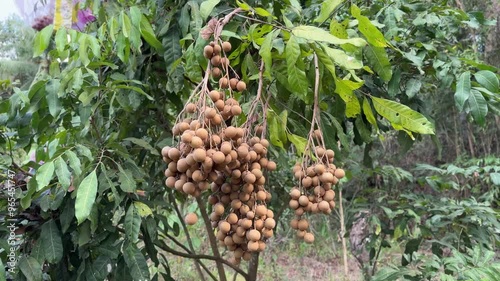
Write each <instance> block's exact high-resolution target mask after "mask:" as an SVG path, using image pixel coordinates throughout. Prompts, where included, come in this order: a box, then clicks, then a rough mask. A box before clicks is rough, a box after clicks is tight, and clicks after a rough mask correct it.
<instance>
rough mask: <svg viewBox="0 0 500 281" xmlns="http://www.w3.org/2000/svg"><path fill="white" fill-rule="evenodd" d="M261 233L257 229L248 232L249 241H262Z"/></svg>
mask: <svg viewBox="0 0 500 281" xmlns="http://www.w3.org/2000/svg"><path fill="white" fill-rule="evenodd" d="M260 237H261V235H260V232H259V231H258V230H256V229H251V230H249V231H247V239H248V240H250V241H258V240H260Z"/></svg>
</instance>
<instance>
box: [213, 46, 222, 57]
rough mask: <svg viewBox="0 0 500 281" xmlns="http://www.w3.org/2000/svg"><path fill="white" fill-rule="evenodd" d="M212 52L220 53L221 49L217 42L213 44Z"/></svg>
mask: <svg viewBox="0 0 500 281" xmlns="http://www.w3.org/2000/svg"><path fill="white" fill-rule="evenodd" d="M213 48H214V54H216V55H218V54H220V51H221V50H222V48H221V46H220V45H219V44H214V46H213Z"/></svg>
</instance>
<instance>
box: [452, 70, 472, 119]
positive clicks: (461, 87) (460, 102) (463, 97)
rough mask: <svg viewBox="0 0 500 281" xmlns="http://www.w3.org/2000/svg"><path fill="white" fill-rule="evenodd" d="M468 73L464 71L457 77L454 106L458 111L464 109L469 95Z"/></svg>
mask: <svg viewBox="0 0 500 281" xmlns="http://www.w3.org/2000/svg"><path fill="white" fill-rule="evenodd" d="M470 91H471V83H470V71H466V72H464V73H462V75H460V77H458V81H457V89H456V90H455V105H456V106H457V108H458V110H460V111H462V110H463V109H464V105H465V102H466V101H467V99H468V98H469V96H470V95H471V92H470Z"/></svg>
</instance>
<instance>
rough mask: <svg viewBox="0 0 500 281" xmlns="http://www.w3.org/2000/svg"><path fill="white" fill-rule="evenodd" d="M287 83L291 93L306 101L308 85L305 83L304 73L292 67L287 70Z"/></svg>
mask: <svg viewBox="0 0 500 281" xmlns="http://www.w3.org/2000/svg"><path fill="white" fill-rule="evenodd" d="M287 72H288V83H289V84H290V88H291V89H292V90H293V93H295V94H297V95H298V96H299V97H300V98H301V99H302V100H303V101H307V92H308V89H309V84H308V82H307V77H306V73H305V71H303V70H301V69H300V68H298V67H292V68H289V69H288V71H287Z"/></svg>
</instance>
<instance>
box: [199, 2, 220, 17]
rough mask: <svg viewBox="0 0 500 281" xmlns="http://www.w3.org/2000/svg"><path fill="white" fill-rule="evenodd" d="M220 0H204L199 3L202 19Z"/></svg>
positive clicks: (208, 14)
mask: <svg viewBox="0 0 500 281" xmlns="http://www.w3.org/2000/svg"><path fill="white" fill-rule="evenodd" d="M219 2H220V0H206V1H203V3H201V5H200V15H201V17H202V18H203V20H206V19H207V18H208V16H210V14H211V13H212V11H213V9H214V8H215V6H217V4H219Z"/></svg>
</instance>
